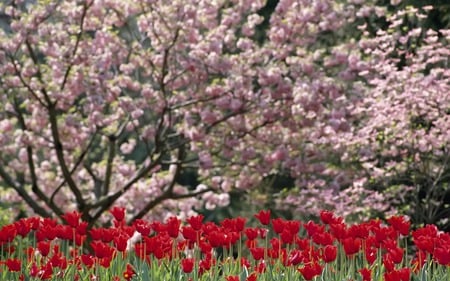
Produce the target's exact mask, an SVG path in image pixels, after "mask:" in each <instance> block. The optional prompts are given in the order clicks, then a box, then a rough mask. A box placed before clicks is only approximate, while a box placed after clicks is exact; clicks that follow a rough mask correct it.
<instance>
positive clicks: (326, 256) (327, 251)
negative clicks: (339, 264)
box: [323, 245, 337, 263]
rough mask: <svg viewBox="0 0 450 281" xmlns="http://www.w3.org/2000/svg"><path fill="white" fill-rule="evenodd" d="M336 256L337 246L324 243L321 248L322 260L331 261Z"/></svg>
mask: <svg viewBox="0 0 450 281" xmlns="http://www.w3.org/2000/svg"><path fill="white" fill-rule="evenodd" d="M336 257H337V247H336V246H334V245H326V246H325V248H324V249H323V261H324V262H326V263H328V262H333V261H334V260H336Z"/></svg>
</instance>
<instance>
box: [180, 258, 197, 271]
mask: <svg viewBox="0 0 450 281" xmlns="http://www.w3.org/2000/svg"><path fill="white" fill-rule="evenodd" d="M181 268H182V269H183V272H184V273H191V272H192V270H194V259H193V258H185V259H182V260H181Z"/></svg>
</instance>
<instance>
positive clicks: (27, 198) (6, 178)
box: [0, 165, 51, 217]
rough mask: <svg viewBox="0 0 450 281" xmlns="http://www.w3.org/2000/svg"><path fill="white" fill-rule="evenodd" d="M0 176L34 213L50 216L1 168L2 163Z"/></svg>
mask: <svg viewBox="0 0 450 281" xmlns="http://www.w3.org/2000/svg"><path fill="white" fill-rule="evenodd" d="M0 177H2V179H3V181H4V182H5V183H6V184H7V185H8V186H9V187H10V188H12V189H14V190H15V191H16V192H17V193H18V194H19V195H20V197H21V198H22V199H23V200H24V201H25V202H26V203H27V204H28V206H30V207H31V208H32V209H33V211H34V212H36V214H38V215H40V216H42V217H51V214H50V213H49V212H47V210H45V209H44V208H42V207H41V206H39V204H38V203H37V202H36V200H34V199H33V198H31V196H30V195H29V194H28V192H27V191H26V190H25V189H24V188H23V187H21V186H19V185H17V184H16V183H15V182H14V180H13V179H12V178H11V177H10V176H9V174H8V173H7V172H6V171H5V170H4V169H3V165H0Z"/></svg>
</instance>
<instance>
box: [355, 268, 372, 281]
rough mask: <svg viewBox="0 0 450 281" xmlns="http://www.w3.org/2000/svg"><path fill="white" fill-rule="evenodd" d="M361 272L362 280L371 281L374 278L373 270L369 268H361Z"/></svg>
mask: <svg viewBox="0 0 450 281" xmlns="http://www.w3.org/2000/svg"><path fill="white" fill-rule="evenodd" d="M358 272H359V274H361V276H362V278H363V280H362V281H371V280H372V271H371V270H370V269H368V268H361V269H360V270H358Z"/></svg>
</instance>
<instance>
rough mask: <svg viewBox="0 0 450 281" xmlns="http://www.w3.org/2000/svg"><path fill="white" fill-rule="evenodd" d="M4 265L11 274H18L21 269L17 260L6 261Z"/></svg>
mask: <svg viewBox="0 0 450 281" xmlns="http://www.w3.org/2000/svg"><path fill="white" fill-rule="evenodd" d="M5 264H6V266H7V267H8V270H9V271H11V272H19V271H21V269H22V261H21V260H19V259H13V258H10V259H7V260H6V261H5Z"/></svg>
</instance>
